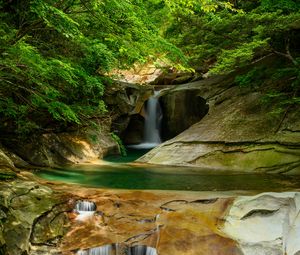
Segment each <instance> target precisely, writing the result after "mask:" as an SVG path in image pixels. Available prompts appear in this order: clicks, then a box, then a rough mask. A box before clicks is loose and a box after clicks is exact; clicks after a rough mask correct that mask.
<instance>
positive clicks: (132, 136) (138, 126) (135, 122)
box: [121, 114, 145, 144]
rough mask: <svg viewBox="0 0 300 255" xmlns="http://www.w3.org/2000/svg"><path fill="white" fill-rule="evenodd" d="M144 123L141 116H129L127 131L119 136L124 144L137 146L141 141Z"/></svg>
mask: <svg viewBox="0 0 300 255" xmlns="http://www.w3.org/2000/svg"><path fill="white" fill-rule="evenodd" d="M144 122H145V120H144V118H143V117H142V116H141V115H138V114H136V115H132V116H131V118H130V122H129V124H128V127H127V129H126V130H125V131H124V132H123V133H122V135H121V137H122V138H123V142H124V143H125V144H139V143H141V142H142V141H143V138H144V137H143V135H144Z"/></svg>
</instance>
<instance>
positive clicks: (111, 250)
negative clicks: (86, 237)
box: [76, 244, 157, 255]
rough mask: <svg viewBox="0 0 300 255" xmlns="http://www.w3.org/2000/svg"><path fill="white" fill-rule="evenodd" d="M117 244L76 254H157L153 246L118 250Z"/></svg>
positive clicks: (138, 246) (137, 246) (80, 251)
mask: <svg viewBox="0 0 300 255" xmlns="http://www.w3.org/2000/svg"><path fill="white" fill-rule="evenodd" d="M118 246H119V245H118V244H108V245H104V246H99V247H94V248H90V249H87V250H79V251H77V253H76V255H157V250H156V249H155V248H152V247H149V246H146V245H136V246H132V247H125V248H124V249H121V250H120V251H119V249H118Z"/></svg>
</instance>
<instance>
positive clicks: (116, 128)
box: [104, 82, 153, 136]
mask: <svg viewBox="0 0 300 255" xmlns="http://www.w3.org/2000/svg"><path fill="white" fill-rule="evenodd" d="M152 94H153V86H146V85H145V86H141V85H135V84H130V83H124V82H120V83H115V84H114V85H112V86H111V87H109V88H108V89H107V90H106V93H105V98H104V100H105V103H106V104H107V105H108V107H109V109H110V112H111V118H112V124H111V130H112V131H113V132H114V133H116V134H117V135H119V136H122V134H123V133H124V132H126V131H125V130H126V128H127V126H128V125H129V123H130V119H131V116H134V115H137V114H139V115H143V108H144V103H145V102H146V101H147V100H148V99H149V97H151V95H152Z"/></svg>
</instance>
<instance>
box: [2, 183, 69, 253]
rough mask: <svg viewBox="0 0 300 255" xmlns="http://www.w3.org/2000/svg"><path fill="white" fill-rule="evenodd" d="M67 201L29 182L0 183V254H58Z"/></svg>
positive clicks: (65, 217)
mask: <svg viewBox="0 0 300 255" xmlns="http://www.w3.org/2000/svg"><path fill="white" fill-rule="evenodd" d="M72 207H73V205H72V204H70V203H69V197H67V196H65V195H62V194H59V193H57V192H54V191H53V190H52V189H50V188H49V187H46V186H43V185H41V184H38V183H36V182H33V181H25V180H22V179H16V180H15V181H13V182H0V254H5V255H20V254H24V255H25V254H28V255H34V254H58V251H57V248H56V247H57V244H58V242H59V240H60V238H61V237H62V236H63V235H64V234H65V233H66V231H67V228H66V224H67V223H68V218H67V215H66V213H65V212H67V211H70V210H72Z"/></svg>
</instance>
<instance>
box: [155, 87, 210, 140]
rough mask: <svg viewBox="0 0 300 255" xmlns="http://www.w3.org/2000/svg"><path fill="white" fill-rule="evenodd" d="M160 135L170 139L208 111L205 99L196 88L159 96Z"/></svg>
mask: <svg viewBox="0 0 300 255" xmlns="http://www.w3.org/2000/svg"><path fill="white" fill-rule="evenodd" d="M160 103H161V107H162V112H163V123H162V136H163V138H164V139H165V140H166V139H170V138H172V137H174V136H176V135H178V134H179V133H181V132H182V131H184V130H185V129H187V128H188V127H190V126H191V125H193V124H195V123H196V122H198V121H199V120H201V119H202V118H203V117H204V116H205V115H206V114H207V112H208V105H207V104H206V100H205V99H203V98H202V97H200V96H199V95H198V91H197V90H187V91H182V92H181V91H180V92H177V91H175V92H172V93H168V94H166V95H163V96H161V97H160Z"/></svg>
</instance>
